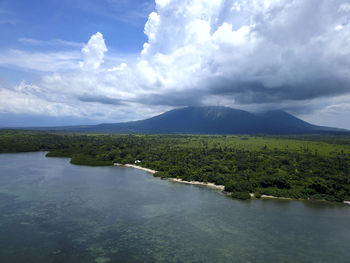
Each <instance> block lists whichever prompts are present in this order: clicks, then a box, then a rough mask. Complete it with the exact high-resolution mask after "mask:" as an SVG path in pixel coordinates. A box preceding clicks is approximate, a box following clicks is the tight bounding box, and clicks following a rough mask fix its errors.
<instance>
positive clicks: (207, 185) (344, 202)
mask: <svg viewBox="0 0 350 263" xmlns="http://www.w3.org/2000/svg"><path fill="white" fill-rule="evenodd" d="M113 165H114V166H121V167H127V168H135V169H139V170H142V171H145V172H148V173H151V174H155V173H156V172H157V171H156V170H152V169H149V168H144V167H141V166H138V165H135V164H120V163H114V164H113ZM166 179H167V180H169V181H171V182H174V183H180V184H188V185H199V186H205V187H208V188H211V189H215V190H220V191H222V192H223V194H225V193H224V190H225V186H224V185H216V184H214V183H204V182H199V181H184V180H182V179H177V178H166ZM249 194H250V197H251V198H254V199H278V200H289V201H293V200H296V201H307V200H308V199H294V198H290V197H278V196H272V195H264V194H262V195H261V197H260V198H255V195H254V193H249ZM226 195H227V194H226ZM342 203H343V204H346V205H350V201H345V200H344V201H343V202H342Z"/></svg>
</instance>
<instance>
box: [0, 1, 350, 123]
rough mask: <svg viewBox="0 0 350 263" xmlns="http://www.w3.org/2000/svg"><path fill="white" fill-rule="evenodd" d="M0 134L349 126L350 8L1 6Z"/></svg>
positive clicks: (318, 4) (321, 4) (344, 4)
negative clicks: (245, 117)
mask: <svg viewBox="0 0 350 263" xmlns="http://www.w3.org/2000/svg"><path fill="white" fill-rule="evenodd" d="M0 36H1V37H0V127H1V126H2V127H6V126H56V125H79V124H97V123H106V122H122V121H130V120H139V119H144V118H147V117H152V116H154V115H157V114H160V113H162V112H165V111H167V110H170V109H174V108H180V107H185V106H205V105H217V106H228V107H232V108H236V109H243V110H248V111H252V112H256V111H264V110H272V109H282V110H286V111H288V112H289V113H291V114H294V115H295V116H298V117H300V118H302V119H304V120H306V121H309V122H311V123H313V124H318V125H324V126H333V127H339V128H347V129H350V117H349V116H350V1H349V0H237V1H236V0H216V1H212V0H69V1H68V0H46V1H39V0H31V1H26V0H0Z"/></svg>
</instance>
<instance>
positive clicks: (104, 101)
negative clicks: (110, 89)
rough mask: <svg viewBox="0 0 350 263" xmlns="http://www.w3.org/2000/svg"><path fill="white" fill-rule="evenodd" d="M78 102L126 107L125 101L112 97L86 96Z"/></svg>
mask: <svg viewBox="0 0 350 263" xmlns="http://www.w3.org/2000/svg"><path fill="white" fill-rule="evenodd" d="M78 100H80V101H82V102H96V103H101V104H108V105H124V104H125V101H124V100H120V99H114V98H110V97H105V96H90V95H84V96H81V97H79V98H78Z"/></svg>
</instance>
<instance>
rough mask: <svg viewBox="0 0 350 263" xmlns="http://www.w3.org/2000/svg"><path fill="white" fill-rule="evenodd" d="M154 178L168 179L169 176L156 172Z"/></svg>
mask: <svg viewBox="0 0 350 263" xmlns="http://www.w3.org/2000/svg"><path fill="white" fill-rule="evenodd" d="M153 176H154V177H159V178H168V177H169V174H168V173H164V172H156V173H154V174H153Z"/></svg>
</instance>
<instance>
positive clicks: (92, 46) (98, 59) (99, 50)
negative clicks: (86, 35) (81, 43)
mask: <svg viewBox="0 0 350 263" xmlns="http://www.w3.org/2000/svg"><path fill="white" fill-rule="evenodd" d="M81 51H82V53H83V54H84V61H83V62H80V66H81V68H82V69H84V70H97V69H98V68H99V67H100V65H101V64H102V63H103V62H104V60H103V59H104V55H105V52H107V47H106V44H105V41H104V39H103V35H102V34H101V33H100V32H97V33H96V34H95V35H93V36H92V37H91V38H90V40H89V42H88V43H87V45H86V46H85V47H84V48H83V49H82V50H81Z"/></svg>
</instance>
